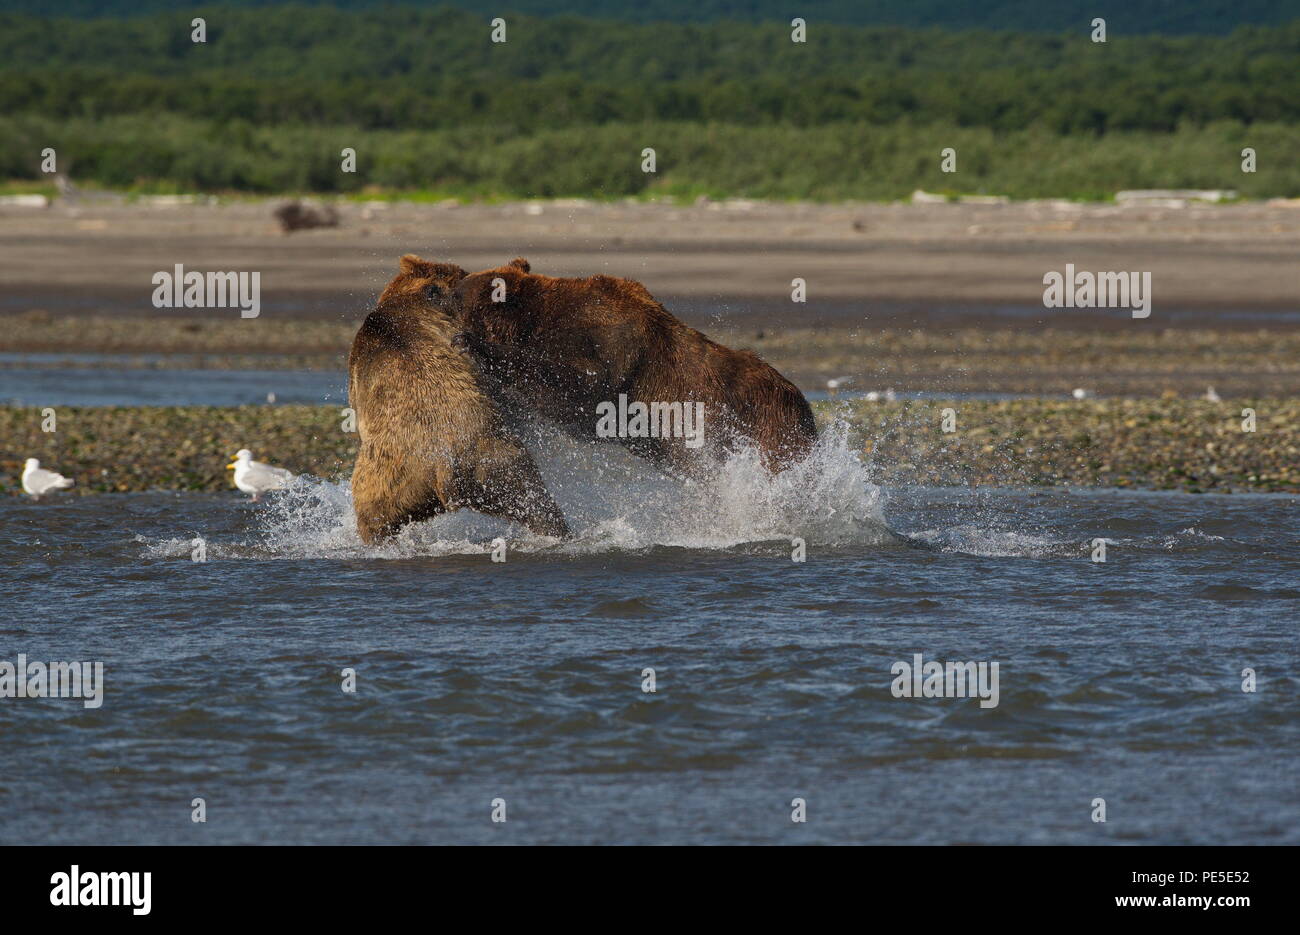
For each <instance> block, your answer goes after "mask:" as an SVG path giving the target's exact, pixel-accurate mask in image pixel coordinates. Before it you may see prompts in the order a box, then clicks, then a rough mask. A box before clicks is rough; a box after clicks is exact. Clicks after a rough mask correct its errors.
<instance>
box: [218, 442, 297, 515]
mask: <svg viewBox="0 0 1300 935" xmlns="http://www.w3.org/2000/svg"><path fill="white" fill-rule="evenodd" d="M232 468H233V469H234V472H235V486H236V487H238V488H239V489H240V490H242V491H243V492H244V493H251V494H252V495H253V500H254V502H256V501H257V498H258V497H259V496H261V495H262V494H264V493H266V492H267V491H268V490H280V489H282V488H284V487H285V486H287V485H288V483H289V481H291V480H293V473H292V472H290V471H286V470H285V469H284V468H278V467H271V465H269V464H263V463H262V462H261V461H254V460H253V453H252V452H251V451H249V450H248V449H247V448H240V449H239V451H237V452H235V460H234V461H232V462H230V463H229V464H227V465H226V470H227V471H229V470H231V469H232Z"/></svg>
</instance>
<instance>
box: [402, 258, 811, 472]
mask: <svg viewBox="0 0 1300 935" xmlns="http://www.w3.org/2000/svg"><path fill="white" fill-rule="evenodd" d="M454 269H455V270H459V267H454ZM399 278H400V277H399ZM453 278H455V279H456V285H455V288H454V290H453V291H452V293H451V294H450V295H448V296H447V297H446V298H445V299H444V300H443V301H442V302H441V303H440V304H441V305H442V306H443V307H445V308H447V310H448V311H449V312H450V313H451V314H452V315H454V316H455V317H456V319H457V321H458V323H459V325H460V327H461V328H462V329H464V332H465V338H464V340H465V341H466V342H467V345H468V346H469V348H470V349H471V351H472V352H473V353H474V354H475V356H476V357H477V358H478V359H479V362H480V365H481V367H482V369H483V371H484V373H485V374H486V375H488V376H489V377H490V378H492V379H494V380H496V381H499V382H500V384H501V386H502V388H503V392H505V393H506V394H508V396H509V397H510V398H513V399H514V400H516V401H517V402H518V403H519V404H521V405H523V406H525V407H527V408H528V409H529V410H531V411H534V412H537V413H539V414H540V415H542V416H544V417H546V418H548V419H550V420H551V421H553V422H556V423H558V424H560V425H563V426H565V427H566V428H567V429H568V430H569V431H571V432H573V433H574V434H576V435H579V436H580V437H584V438H595V437H596V435H595V431H596V428H595V427H596V421H597V416H596V406H597V404H598V403H601V402H606V401H608V402H615V403H616V402H617V399H618V395H619V394H620V393H625V394H627V397H628V400H629V402H634V401H641V402H645V403H651V402H702V403H704V417H705V423H704V424H705V430H704V439H705V441H704V446H703V447H702V448H699V449H689V448H687V447H686V446H685V442H684V440H683V439H682V438H626V439H619V441H621V442H622V443H623V444H624V445H626V447H628V448H629V449H630V450H632V451H633V452H635V453H636V454H638V455H641V456H642V457H645V458H648V459H650V460H651V461H653V462H655V463H657V464H659V465H661V466H663V467H666V468H671V469H674V470H679V471H683V472H685V473H694V474H699V473H701V472H702V471H703V470H706V469H707V467H708V465H709V464H711V463H712V459H716V457H717V456H718V455H720V454H721V453H722V452H723V451H725V450H727V449H731V448H734V447H735V446H736V445H737V444H739V443H743V442H745V441H751V442H753V443H754V444H755V445H756V446H757V448H758V449H759V451H760V452H761V454H762V457H763V460H764V463H765V465H766V466H767V468H768V469H769V470H770V471H773V472H776V471H780V470H782V469H783V468H785V467H788V466H789V465H790V464H792V463H794V462H796V461H798V460H800V459H802V458H803V457H805V456H806V455H807V453H808V451H809V450H810V448H811V447H812V445H813V444H814V443H815V442H816V439H817V429H816V425H815V422H814V420H813V415H812V410H811V409H810V408H809V406H808V402H807V400H805V399H804V397H803V394H802V393H801V392H799V390H798V388H797V387H795V386H794V384H792V383H791V382H790V381H789V380H787V379H786V378H785V377H783V376H781V374H780V373H778V372H777V371H776V370H775V369H774V368H773V367H771V366H770V365H768V364H767V363H765V362H764V361H763V360H762V359H760V358H759V357H758V356H757V355H756V354H754V353H752V352H750V351H737V350H732V349H731V348H728V347H724V346H723V345H721V344H718V343H717V342H715V341H711V340H710V339H709V338H707V337H705V336H704V335H703V334H701V333H700V332H699V331H697V330H695V329H694V328H691V327H689V326H687V325H686V324H684V323H682V322H681V321H679V320H678V319H677V318H676V317H675V316H673V315H672V314H671V313H670V312H668V311H667V309H665V308H664V307H663V306H662V305H660V304H659V303H658V302H657V301H655V299H654V297H653V296H652V295H651V294H650V293H649V292H648V291H647V290H646V288H645V286H643V285H642V284H641V283H639V282H636V281H634V280H630V279H619V278H616V277H612V276H589V277H586V278H582V279H566V278H556V277H552V276H542V275H538V274H535V273H533V272H532V271H531V269H530V265H529V263H528V261H527V260H525V259H522V258H519V259H516V260H513V261H512V262H511V263H509V264H507V265H506V266H502V267H498V268H496V269H490V270H484V271H482V272H478V273H473V274H469V275H465V274H464V273H463V272H462V273H460V274H459V275H458V276H455V277H453ZM498 279H500V280H502V281H503V282H504V285H505V301H504V302H494V301H493V292H494V288H496V286H495V285H494V283H495V281H496V280H498ZM395 287H396V288H399V289H400V288H403V287H401V286H399V285H398V284H397V283H396V282H395V283H394V284H393V285H392V286H390V288H395ZM497 291H498V293H499V289H498V290H497Z"/></svg>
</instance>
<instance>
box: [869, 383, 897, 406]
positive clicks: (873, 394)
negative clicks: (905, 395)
mask: <svg viewBox="0 0 1300 935" xmlns="http://www.w3.org/2000/svg"><path fill="white" fill-rule="evenodd" d="M866 398H867V402H869V403H878V402H880V401H881V400H884V401H885V402H887V403H892V402H893V401H894V400H896V399H897V398H898V394H897V393H895V392H894V388H893V387H892V386H891V387H890V388H889V389H887V390H885V391H884V392H883V393H882V392H880V390H870V391H868V393H867V397H866Z"/></svg>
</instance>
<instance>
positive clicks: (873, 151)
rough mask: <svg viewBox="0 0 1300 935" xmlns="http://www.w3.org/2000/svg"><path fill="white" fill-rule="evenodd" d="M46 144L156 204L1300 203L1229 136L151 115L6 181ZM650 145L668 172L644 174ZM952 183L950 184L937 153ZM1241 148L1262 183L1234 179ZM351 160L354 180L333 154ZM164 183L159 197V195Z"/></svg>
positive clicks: (7, 171)
mask: <svg viewBox="0 0 1300 935" xmlns="http://www.w3.org/2000/svg"><path fill="white" fill-rule="evenodd" d="M44 146H53V147H55V148H56V149H57V150H58V152H59V153H61V154H63V155H62V156H61V158H62V159H64V160H65V161H64V163H63V167H64V168H66V169H68V170H69V171H70V172H71V174H72V175H73V177H75V178H79V179H94V180H98V181H99V182H100V183H102V184H106V185H110V186H114V187H123V188H129V187H134V186H137V185H138V186H141V187H143V188H147V189H154V190H159V189H160V188H161V189H164V190H177V189H179V190H186V191H193V190H196V189H197V190H207V191H223V190H224V191H250V192H263V193H274V192H281V191H317V192H339V193H348V192H359V191H361V190H362V189H363V187H365V186H383V187H385V188H391V189H399V190H408V191H409V190H413V189H423V190H431V191H432V192H437V193H441V194H443V195H451V196H458V197H492V196H498V197H556V196H594V197H605V198H609V197H621V196H628V195H674V196H681V197H693V196H695V195H699V194H708V195H711V196H714V197H722V196H729V195H736V196H745V197H754V198H810V199H819V200H834V199H894V198H900V197H905V196H906V195H908V194H909V193H910V192H911V191H912V190H913V189H915V188H925V189H928V190H931V191H945V190H953V191H962V192H979V191H982V192H988V193H997V194H1007V195H1011V196H1013V197H1017V198H1029V197H1052V196H1072V197H1082V198H1104V197H1109V196H1110V195H1112V194H1114V192H1115V191H1116V190H1118V189H1122V188H1166V187H1175V188H1182V187H1193V188H1233V189H1236V190H1237V191H1239V192H1240V193H1241V194H1242V195H1243V196H1244V197H1265V196H1271V195H1278V194H1281V195H1292V196H1295V195H1300V161H1298V160H1296V159H1295V157H1294V154H1295V153H1296V152H1300V127H1297V126H1294V125H1279V124H1255V125H1252V126H1250V127H1246V126H1243V125H1241V124H1234V123H1225V124H1214V125H1211V126H1207V127H1202V128H1195V127H1186V128H1183V129H1182V130H1180V131H1178V132H1176V133H1172V134H1157V133H1149V132H1130V133H1115V134H1108V135H1106V136H1104V137H1101V138H1099V139H1093V138H1090V137H1077V136H1061V135H1060V134H1056V133H1052V132H1049V131H1046V130H1042V129H1029V130H1016V131H1010V132H1006V133H1000V134H995V133H994V132H992V131H990V130H987V129H982V128H967V127H952V126H917V125H914V124H910V123H906V122H900V123H897V124H894V125H891V126H888V127H873V126H867V125H864V124H830V125H827V126H822V127H810V128H807V129H804V130H800V131H797V132H795V131H791V130H790V129H789V128H787V127H781V126H761V127H745V126H736V125H729V124H699V123H680V122H679V123H658V122H656V123H637V124H623V123H620V124H604V125H602V126H599V127H592V126H587V127H568V128H562V129H557V130H547V131H540V132H536V133H516V132H513V131H510V130H507V129H500V128H488V127H467V128H463V129H456V130H436V131H426V132H416V131H388V130H369V131H367V130H360V129H356V128H346V127H337V128H319V127H318V128H259V127H254V126H252V125H250V124H247V123H242V122H233V123H224V124H218V123H210V122H202V121H190V120H186V119H183V118H177V117H167V118H151V117H147V116H125V117H113V118H109V119H105V120H48V119H44V118H38V117H8V118H0V177H10V178H19V177H28V178H31V177H34V175H35V173H34V172H33V171H32V170H31V165H32V164H33V162H34V159H33V157H32V154H33V153H36V152H39V151H40V149H41V148H42V147H44ZM647 146H650V147H653V148H654V149H655V150H656V154H657V156H658V166H657V169H658V171H657V172H656V173H655V174H647V173H644V172H642V171H641V165H640V164H641V150H642V149H643V148H644V147H647ZM948 146H951V147H953V148H955V149H956V150H957V152H958V172H957V173H956V174H955V175H946V174H944V173H943V172H941V171H940V167H939V163H940V151H941V150H942V149H943V148H944V147H948ZM1245 146H1251V147H1253V148H1255V149H1256V150H1257V151H1258V153H1259V171H1258V172H1257V173H1254V174H1245V173H1242V172H1241V170H1240V162H1241V159H1240V152H1241V149H1242V148H1243V147H1245ZM343 147H352V148H354V149H355V150H356V151H357V172H356V173H355V174H349V173H344V172H341V171H340V151H341V150H342V149H343ZM160 182H161V183H163V184H162V185H161V186H160V185H159V183H160Z"/></svg>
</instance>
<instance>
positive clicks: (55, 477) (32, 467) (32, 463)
mask: <svg viewBox="0 0 1300 935" xmlns="http://www.w3.org/2000/svg"><path fill="white" fill-rule="evenodd" d="M72 484H73V480H72V478H71V477H64V476H63V475H62V474H59V473H56V472H55V471H47V470H45V468H43V467H41V462H39V461H37V460H36V459H35V458H28V459H27V463H26V464H24V465H23V490H25V491H27V492H28V493H29V494H31V495H32V498H33V499H35V500H39V499H40V498H41V497H42V496H44V495H45V494H47V493H49V492H50V491H53V490H67V489H68V488H69V487H71V486H72Z"/></svg>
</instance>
